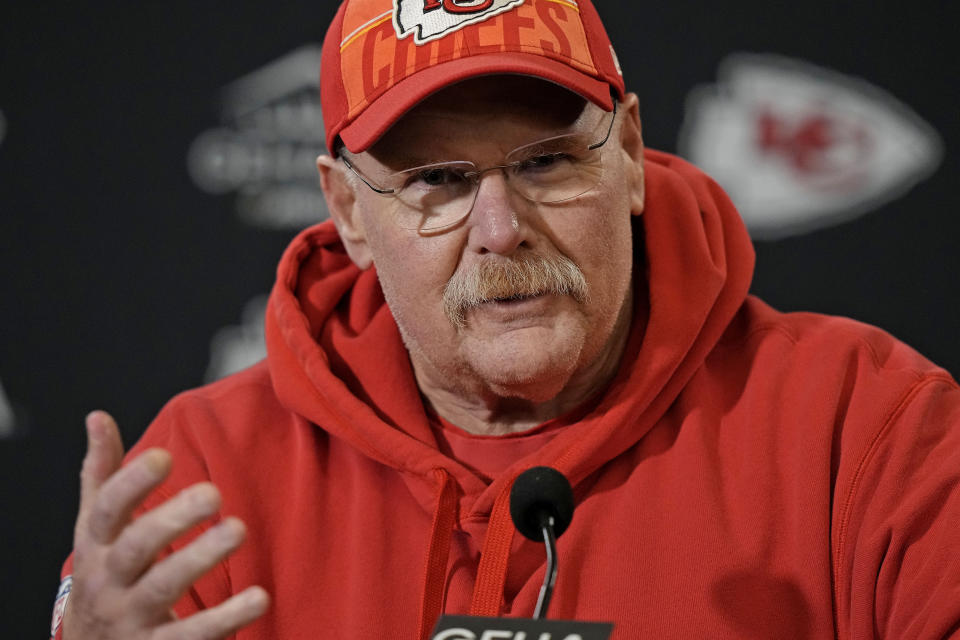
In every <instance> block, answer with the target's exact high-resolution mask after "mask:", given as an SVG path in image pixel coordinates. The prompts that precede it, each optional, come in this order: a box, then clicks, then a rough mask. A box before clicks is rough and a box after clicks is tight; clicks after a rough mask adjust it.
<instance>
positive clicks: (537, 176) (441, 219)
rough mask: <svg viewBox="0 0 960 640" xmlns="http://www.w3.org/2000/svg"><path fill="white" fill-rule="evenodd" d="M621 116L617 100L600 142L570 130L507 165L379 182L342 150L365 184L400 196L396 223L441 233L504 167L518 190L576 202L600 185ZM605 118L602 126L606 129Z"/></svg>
mask: <svg viewBox="0 0 960 640" xmlns="http://www.w3.org/2000/svg"><path fill="white" fill-rule="evenodd" d="M616 117H617V101H616V100H614V101H613V114H612V115H611V116H610V123H609V124H608V125H607V130H606V135H605V136H604V137H603V139H602V140H600V141H599V142H591V141H592V140H596V138H597V135H598V134H596V132H595V131H594V133H593V134H592V135H591V134H589V133H569V134H564V135H559V136H554V137H552V138H547V139H546V140H540V141H538V142H533V143H531V144H525V145H523V146H522V147H518V148H516V149H514V150H513V151H511V152H510V153H508V154H507V157H506V159H505V161H504V163H503V164H498V165H494V166H492V167H487V168H485V169H481V168H479V167H478V166H477V165H475V164H474V163H472V162H469V161H453V162H438V163H434V164H428V165H424V166H420V167H414V168H412V169H406V170H404V171H398V172H397V173H393V174H391V175H389V176H387V177H386V178H385V179H384V180H383V181H382V185H376V184H374V183H373V181H372V180H370V179H369V178H367V177H366V176H364V175H363V174H362V173H361V172H360V171H359V170H358V169H357V168H356V167H354V166H353V163H351V162H350V160H348V159H347V157H346V155H345V154H343V153H341V155H340V157H341V158H342V160H343V163H344V164H345V165H347V168H348V169H350V171H352V172H353V173H354V174H355V175H356V176H357V177H358V178H360V180H362V181H363V183H364V184H365V185H367V186H368V187H370V188H371V189H372V190H373V191H374V192H376V193H378V194H380V195H382V196H392V197H394V198H396V199H397V200H398V201H399V202H400V203H401V205H402V206H400V207H397V211H396V214H395V218H396V223H397V224H398V225H399V226H400V227H401V228H403V229H411V230H417V231H436V230H439V229H443V228H444V227H448V226H452V225H454V224H456V223H457V222H459V221H460V220H462V219H463V218H465V217H467V215H468V214H469V213H470V211H471V210H472V209H473V205H474V202H476V199H477V192H478V191H479V189H480V178H481V177H482V176H483V174H484V173H486V172H488V171H494V170H500V171H502V172H503V175H504V177H505V179H506V182H507V184H509V185H510V186H511V187H512V188H513V190H514V191H515V192H516V193H518V194H520V195H521V196H523V197H524V198H526V199H527V200H530V201H531V202H539V203H544V204H552V203H557V202H564V201H566V200H572V199H573V198H576V197H578V196H581V195H583V194H584V193H587V192H588V191H590V190H591V189H593V188H594V187H596V186H597V185H598V184H599V183H600V178H601V177H602V176H603V157H602V153H601V150H602V147H603V145H605V144H606V142H607V140H609V139H610V133H611V132H612V131H613V122H614V120H615V119H616ZM601 125H602V121H601V123H600V124H598V125H597V128H598V129H599V128H601Z"/></svg>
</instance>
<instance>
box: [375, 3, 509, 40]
mask: <svg viewBox="0 0 960 640" xmlns="http://www.w3.org/2000/svg"><path fill="white" fill-rule="evenodd" d="M524 1H525V0H394V11H393V26H394V29H396V31H397V38H401V39H402V38H406V37H407V36H408V35H410V34H411V33H412V34H414V38H413V39H414V42H415V43H416V44H418V45H420V44H424V43H426V42H430V41H431V40H436V39H437V38H442V37H444V36H445V35H447V34H449V33H453V32H454V31H457V30H459V29H462V28H464V27H465V26H467V25H468V24H474V23H476V22H483V21H484V20H489V19H490V18H492V17H494V16H496V15H500V14H501V13H504V12H506V11H510V10H511V9H513V8H515V7H518V6H520V5H521V4H523V3H524Z"/></svg>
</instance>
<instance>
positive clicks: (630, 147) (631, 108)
mask: <svg viewBox="0 0 960 640" xmlns="http://www.w3.org/2000/svg"><path fill="white" fill-rule="evenodd" d="M620 108H621V109H622V113H623V122H622V124H621V126H620V145H621V147H622V148H623V152H624V156H625V160H626V163H625V170H626V174H627V175H626V177H627V183H628V184H629V185H630V194H631V195H630V211H631V213H633V215H635V216H639V215H640V214H642V213H643V208H644V202H645V197H646V187H645V183H644V178H643V126H642V125H641V124H640V99H639V98H638V97H637V94H635V93H628V94H627V95H626V97H625V98H624V100H623V102H622V103H621V104H620Z"/></svg>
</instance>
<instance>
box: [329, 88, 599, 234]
mask: <svg viewBox="0 0 960 640" xmlns="http://www.w3.org/2000/svg"><path fill="white" fill-rule="evenodd" d="M617 105H618V100H617V99H616V97H614V99H613V115H612V116H611V117H610V124H609V125H608V126H607V134H606V135H605V136H604V137H603V140H601V141H600V142H597V143H595V144H592V145H590V146H588V147H587V150H588V151H595V150H597V149H599V148H600V147H602V146H603V145H605V144H607V140H609V139H610V134H611V133H612V132H613V123H614V122H615V121H616V119H617ZM555 138H556V136H554V137H552V138H545V139H544V140H535V141H533V142H530V143H529V144H525V145H521V147H517V148H518V149H520V148H522V147H525V146H529V145H535V144H537V143H538V142H543V141H546V140H553V139H555ZM511 153H512V152H511ZM340 159H341V160H343V164H345V165H347V168H348V169H350V171H352V172H353V174H354V175H355V176H357V177H358V178H360V181H361V182H363V184H365V185H367V186H368V187H370V189H371V190H372V191H373V192H374V193H377V194H379V195H382V196H396V194H397V191H398V190H397V189H384V188H383V187H380V186H377V185H376V184H375V183H374V182H373V181H372V180H370V179H369V178H367V177H366V176H365V175H363V173H361V172H360V170H359V169H357V168H356V167H355V166H353V163H351V162H350V161H349V160H348V159H347V156H346V154H345V153H344V150H341V152H340ZM453 162H457V161H453ZM462 162H464V164H472V165H473V166H475V167H476V165H475V164H473V163H472V162H469V161H462ZM521 164H522V162H520V161H517V162H510V163H507V164H497V165H493V166H491V167H486V168H484V169H480V168H479V167H477V170H476V171H471V172H469V173H466V174H464V177H469V178H470V179H472V180H473V183H474V197H476V191H477V190H478V186H479V184H480V176H482V175H483V174H484V173H487V172H488V171H493V170H494V169H500V170H505V169H510V168H512V167H518V166H520V165H521ZM413 168H414V169H415V168H416V167H413ZM409 170H410V169H407V171H409ZM397 173H403V172H402V171H398V172H397ZM588 191H589V190H588ZM584 193H586V192H584ZM521 195H522V194H521ZM580 195H583V194H580ZM524 197H526V196H524ZM574 197H578V196H574ZM528 199H529V198H528ZM531 202H532V201H531ZM561 202H562V201H561ZM472 208H473V206H472V205H471V208H470V209H469V210H467V213H466V214H464V217H466V215H469V213H470V210H472ZM460 219H461V220H462V219H463V218H460ZM450 224H456V223H455V222H452V223H450ZM444 226H449V225H444ZM439 228H443V227H439Z"/></svg>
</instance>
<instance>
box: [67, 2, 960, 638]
mask: <svg viewBox="0 0 960 640" xmlns="http://www.w3.org/2000/svg"><path fill="white" fill-rule="evenodd" d="M321 85H322V87H321V90H322V99H323V106H324V113H325V116H326V122H327V142H328V147H329V148H330V149H332V150H333V155H332V156H329V157H328V156H324V157H321V158H320V159H319V160H318V168H319V172H320V178H321V183H322V186H323V190H324V192H325V194H326V197H327V202H328V204H329V208H330V211H331V215H332V218H333V221H332V222H328V223H324V224H321V225H318V226H316V227H313V228H310V229H308V230H306V231H304V232H303V233H302V234H301V235H300V236H299V237H298V238H297V239H296V240H294V242H293V243H292V245H291V246H290V248H289V249H288V250H287V252H286V253H285V255H284V257H283V259H282V261H281V263H280V267H279V270H278V277H277V283H276V285H275V287H274V290H273V293H272V295H271V299H270V305H269V308H268V312H267V313H268V316H267V341H268V358H267V360H266V362H264V363H262V364H260V365H257V366H255V367H253V368H251V369H249V370H247V371H245V372H242V373H240V374H237V375H235V376H233V377H230V378H228V379H226V380H223V381H221V382H218V383H216V384H213V385H210V386H208V387H205V388H202V389H198V390H194V391H191V392H188V393H185V394H183V395H181V396H179V397H177V398H176V399H175V400H173V401H172V402H171V403H170V404H169V405H168V406H167V407H166V408H165V409H164V410H163V412H162V413H161V414H160V416H159V417H158V418H157V420H156V421H155V422H154V424H152V425H151V426H150V428H149V429H148V430H147V432H146V434H145V435H144V437H143V439H142V440H141V441H140V442H139V443H138V444H137V446H136V447H135V448H134V449H133V450H132V451H131V453H130V455H129V456H128V460H127V464H125V465H123V466H121V457H122V455H123V451H122V446H121V444H120V441H119V437H118V434H117V430H116V425H115V424H114V423H113V421H112V420H111V419H110V418H109V416H107V415H106V414H104V413H101V412H95V413H93V414H91V415H90V416H89V417H88V419H87V429H88V433H89V436H90V446H89V450H88V454H87V457H86V459H85V461H84V468H83V474H82V475H83V493H82V496H81V504H80V514H79V516H78V520H77V528H76V533H75V549H74V554H73V555H72V557H71V559H70V560H68V562H67V564H66V565H65V568H64V584H63V586H62V588H61V597H60V598H58V610H57V612H56V614H55V619H54V630H53V632H54V633H55V634H62V637H64V638H67V640H79V639H91V638H124V639H129V638H151V639H153V640H160V639H166V638H171V639H172V638H222V637H226V636H230V635H232V634H236V637H238V638H283V639H285V640H286V639H290V638H316V637H330V638H372V637H398V638H426V637H429V632H430V630H431V629H432V627H433V625H434V623H435V621H436V620H437V618H438V616H439V615H440V614H441V613H443V612H449V613H472V614H476V615H487V616H497V615H506V616H528V615H530V614H531V612H532V611H533V607H534V602H535V601H536V598H537V595H538V590H539V587H540V583H541V581H542V577H543V571H544V559H543V553H542V549H539V548H538V547H537V545H535V544H533V543H531V542H528V541H526V540H524V539H522V538H520V537H519V536H515V535H514V527H513V524H512V522H511V520H510V516H509V509H508V504H507V496H508V494H509V489H510V487H511V485H512V483H513V480H514V479H515V478H516V476H517V475H518V474H519V473H520V472H521V471H523V470H524V469H527V468H529V467H532V466H535V465H549V466H552V467H555V468H556V469H558V470H560V471H561V472H563V473H564V474H565V475H566V476H567V477H568V478H569V479H570V481H571V483H572V484H573V486H574V492H575V499H576V503H577V512H576V516H575V518H574V521H573V523H572V524H571V525H570V528H569V530H568V532H567V533H565V534H564V536H563V538H562V539H561V541H560V546H561V549H560V553H561V556H562V557H563V563H564V572H563V574H562V576H561V580H560V582H559V583H558V585H557V591H556V593H555V595H554V599H553V609H552V614H553V615H554V616H556V617H563V618H578V619H596V620H609V621H612V622H614V623H615V625H616V627H615V631H614V637H615V638H623V639H626V638H639V637H655V638H669V637H711V638H742V637H795V638H814V637H845V638H873V637H878V638H879V637H882V638H906V637H910V638H944V637H960V597H958V593H960V573H958V571H957V570H956V567H957V566H958V559H960V529H958V527H957V523H958V522H960V488H958V479H960V390H958V387H957V384H956V382H954V380H953V379H952V378H951V377H950V376H949V375H948V374H947V373H946V372H944V371H942V370H941V369H938V368H936V367H935V366H933V365H932V364H930V363H929V362H927V361H926V360H924V359H923V358H922V357H921V356H919V355H917V354H916V353H915V352H913V351H912V350H910V349H909V348H908V347H906V346H904V345H902V344H900V343H898V342H897V341H895V340H894V339H893V338H891V337H890V336H888V335H886V334H884V333H883V332H881V331H879V330H877V329H873V328H871V327H867V326H864V325H860V324H857V323H854V322H852V321H849V320H843V319H836V318H828V317H823V316H816V315H812V314H791V315H784V314H780V313H777V312H776V311H774V310H772V309H770V308H769V307H767V306H765V305H764V304H763V303H762V302H760V301H759V300H756V299H754V298H751V297H749V296H748V294H747V291H748V288H749V284H750V278H751V273H752V268H753V254H752V250H751V247H750V242H749V239H748V237H747V235H746V233H745V231H744V229H743V226H742V224H741V222H740V221H739V218H738V216H737V214H736V211H735V210H734V209H733V207H732V206H731V204H730V202H729V201H728V200H727V198H726V197H725V196H724V194H723V193H722V192H721V190H720V189H719V188H718V187H717V186H716V185H715V184H714V183H713V182H712V181H711V180H710V179H709V178H707V177H706V176H704V175H703V174H701V173H700V172H698V171H697V170H696V169H694V168H693V167H691V166H689V165H687V164H686V163H684V162H682V161H681V160H679V159H676V158H673V157H671V156H668V155H666V154H662V153H657V152H651V151H645V150H644V148H643V143H642V139H641V130H640V119H639V112H638V101H637V97H636V96H635V95H633V94H628V93H626V92H625V90H624V87H623V82H622V78H621V77H620V74H619V65H618V63H617V62H616V58H615V55H614V54H613V50H612V47H611V46H610V43H609V41H608V40H607V37H606V34H605V33H604V30H603V27H602V25H601V24H600V21H599V17H598V15H597V13H596V11H595V10H594V8H593V7H592V6H591V4H590V2H588V1H587V0H578V1H577V2H574V1H572V0H486V1H483V2H480V1H477V2H465V1H464V2H458V1H456V0H442V1H441V0H416V1H406V0H397V1H396V2H394V1H392V0H348V1H347V2H345V3H344V4H343V5H342V6H341V8H340V11H339V13H338V14H337V17H336V19H335V21H334V23H333V25H332V26H331V28H330V30H329V32H328V34H327V38H326V42H325V45H324V58H323V69H322V72H321ZM244 536H246V538H247V540H246V543H245V544H243V545H242V546H241V541H242V540H243V538H244ZM267 594H270V595H269V597H268V595H267ZM268 599H269V600H270V605H269V606H268ZM64 611H65V614H64V615H63V617H62V620H61V615H60V613H61V612H64ZM61 623H62V624H61ZM951 634H953V635H952V636H951Z"/></svg>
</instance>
